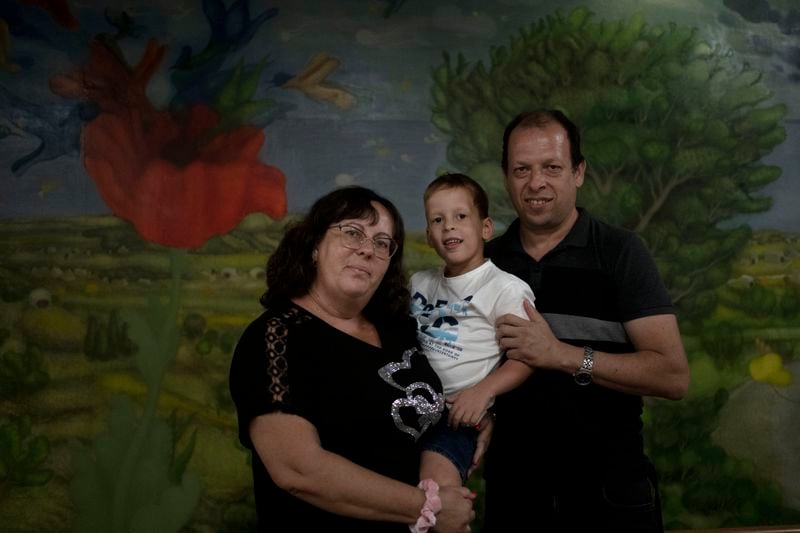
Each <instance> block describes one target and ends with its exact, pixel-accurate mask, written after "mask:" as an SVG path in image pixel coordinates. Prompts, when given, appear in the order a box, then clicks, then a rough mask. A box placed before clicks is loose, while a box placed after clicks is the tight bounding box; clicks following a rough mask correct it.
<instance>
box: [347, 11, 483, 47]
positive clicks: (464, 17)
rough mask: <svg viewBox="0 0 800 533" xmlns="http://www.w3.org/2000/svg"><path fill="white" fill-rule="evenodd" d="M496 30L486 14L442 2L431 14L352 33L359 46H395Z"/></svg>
mask: <svg viewBox="0 0 800 533" xmlns="http://www.w3.org/2000/svg"><path fill="white" fill-rule="evenodd" d="M496 32H497V25H496V23H495V21H494V19H493V18H492V17H491V16H490V15H489V14H486V13H480V12H478V11H471V12H465V11H463V10H461V9H459V8H458V7H456V6H454V5H443V6H439V7H437V8H436V9H435V10H434V11H433V13H432V15H430V16H425V17H421V16H412V17H406V18H400V17H397V18H395V19H393V23H392V24H390V25H387V24H386V23H383V22H382V23H380V24H377V23H376V24H372V25H369V26H364V27H362V28H360V29H358V30H357V31H356V32H355V38H356V41H357V42H358V43H359V44H361V45H362V46H367V47H370V48H395V47H403V46H408V45H412V44H414V45H420V44H421V45H432V44H433V42H434V41H437V42H438V41H444V40H448V39H451V38H452V36H453V35H456V36H458V38H459V39H464V38H465V37H469V38H476V37H492V36H493V35H494V34H495V33H496ZM423 35H424V36H425V37H423ZM437 46H438V45H437Z"/></svg>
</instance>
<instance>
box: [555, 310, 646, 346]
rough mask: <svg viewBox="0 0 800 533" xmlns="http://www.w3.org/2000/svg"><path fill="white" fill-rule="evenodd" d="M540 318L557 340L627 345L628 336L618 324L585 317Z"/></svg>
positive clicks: (559, 315) (556, 315)
mask: <svg viewBox="0 0 800 533" xmlns="http://www.w3.org/2000/svg"><path fill="white" fill-rule="evenodd" d="M542 316H543V317H544V319H545V320H546V321H547V323H548V324H549V325H550V329H552V330H553V333H554V334H555V336H556V337H557V338H559V339H574V340H583V341H608V342H618V343H622V344H624V343H629V342H630V339H628V334H627V333H626V332H625V328H624V327H623V326H622V324H621V323H620V322H611V321H608V320H600V319H599V318H591V317H587V316H575V315H562V314H559V313H543V314H542Z"/></svg>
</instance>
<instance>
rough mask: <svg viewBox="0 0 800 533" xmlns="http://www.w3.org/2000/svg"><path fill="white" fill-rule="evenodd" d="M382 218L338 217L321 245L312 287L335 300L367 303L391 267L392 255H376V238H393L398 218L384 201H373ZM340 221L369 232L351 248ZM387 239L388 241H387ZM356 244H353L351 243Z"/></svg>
mask: <svg viewBox="0 0 800 533" xmlns="http://www.w3.org/2000/svg"><path fill="white" fill-rule="evenodd" d="M372 205H373V207H375V209H376V210H377V213H378V219H377V221H376V222H374V223H372V222H370V220H369V219H365V218H354V219H345V220H340V221H338V222H337V223H336V224H335V225H332V227H331V228H328V231H327V232H326V233H325V235H324V236H323V238H322V240H321V241H320V243H319V245H318V246H317V277H316V279H315V280H314V284H313V287H312V290H314V291H315V292H316V293H318V294H319V295H321V296H323V297H325V298H332V299H334V300H336V299H339V298H344V299H348V300H362V301H363V305H364V306H366V304H367V302H369V299H370V298H371V297H372V295H373V294H374V292H375V290H376V289H377V288H378V285H380V283H381V281H382V280H383V276H384V275H385V274H386V270H387V269H388V268H389V261H390V259H389V258H385V259H384V258H382V257H379V256H378V255H376V253H375V246H374V245H373V239H378V238H390V239H391V238H392V236H393V235H394V221H393V220H392V218H391V215H389V212H388V211H387V210H386V208H385V207H383V206H382V205H381V204H379V203H377V202H372ZM339 225H341V226H347V227H345V228H344V231H351V233H352V228H356V229H358V230H360V231H361V232H362V233H363V234H364V235H365V236H366V239H365V240H364V242H363V244H362V246H361V247H360V248H359V249H357V250H354V249H351V248H348V247H346V246H345V245H344V243H345V235H344V234H343V233H342V230H340V229H339V227H338V226H339ZM384 242H385V241H384ZM351 246H352V245H351Z"/></svg>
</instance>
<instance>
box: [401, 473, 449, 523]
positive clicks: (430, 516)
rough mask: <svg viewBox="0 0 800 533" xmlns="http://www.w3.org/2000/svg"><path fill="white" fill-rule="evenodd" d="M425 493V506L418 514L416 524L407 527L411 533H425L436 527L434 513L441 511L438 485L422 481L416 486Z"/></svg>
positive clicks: (429, 480) (429, 481)
mask: <svg viewBox="0 0 800 533" xmlns="http://www.w3.org/2000/svg"><path fill="white" fill-rule="evenodd" d="M417 487H419V488H420V489H422V490H423V491H425V504H424V505H423V506H422V509H421V510H420V512H419V518H417V523H416V524H414V525H413V526H408V529H409V530H410V531H411V533H427V531H428V530H429V529H430V528H432V527H433V526H435V525H436V513H438V512H439V511H441V510H442V500H441V498H439V484H438V483H436V482H435V481H434V480H432V479H423V480H422V481H420V482H419V485H417Z"/></svg>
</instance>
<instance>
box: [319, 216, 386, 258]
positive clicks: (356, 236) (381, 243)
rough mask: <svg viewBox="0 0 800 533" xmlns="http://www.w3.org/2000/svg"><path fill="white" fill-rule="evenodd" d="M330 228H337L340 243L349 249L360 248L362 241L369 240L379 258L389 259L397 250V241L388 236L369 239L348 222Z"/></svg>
mask: <svg viewBox="0 0 800 533" xmlns="http://www.w3.org/2000/svg"><path fill="white" fill-rule="evenodd" d="M331 228H338V229H339V232H340V233H341V234H342V245H343V246H344V247H345V248H349V249H350V250H360V249H361V247H362V246H364V242H366V241H371V242H372V249H373V250H374V252H375V255H376V256H378V257H380V258H381V259H389V258H390V257H392V256H393V255H394V253H395V252H396V251H397V243H396V242H394V240H393V239H392V238H390V237H375V238H373V239H370V238H369V237H367V236H366V235H365V234H364V232H363V231H361V230H360V229H358V228H357V227H355V226H350V225H349V224H334V225H333V226H331Z"/></svg>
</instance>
